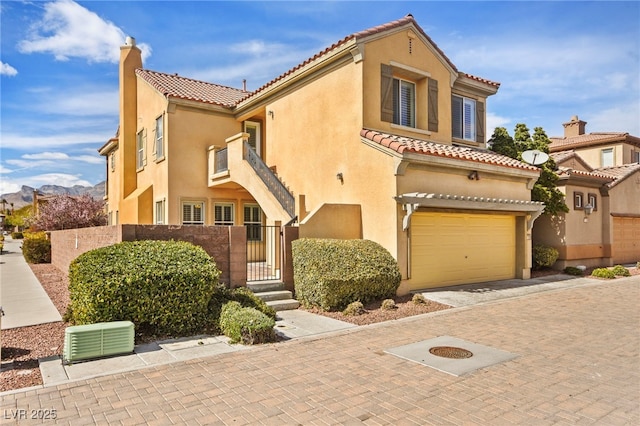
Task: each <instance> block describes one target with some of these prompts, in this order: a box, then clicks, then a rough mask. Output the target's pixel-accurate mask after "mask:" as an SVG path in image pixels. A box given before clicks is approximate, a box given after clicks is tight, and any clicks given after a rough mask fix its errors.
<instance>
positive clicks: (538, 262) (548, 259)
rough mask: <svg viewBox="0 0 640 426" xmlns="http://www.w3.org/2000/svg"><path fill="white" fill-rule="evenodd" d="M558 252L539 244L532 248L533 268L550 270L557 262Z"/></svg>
mask: <svg viewBox="0 0 640 426" xmlns="http://www.w3.org/2000/svg"><path fill="white" fill-rule="evenodd" d="M559 255H560V254H559V253H558V250H556V249H555V248H553V247H547V246H543V245H540V244H536V245H534V246H533V266H534V268H536V269H541V268H550V267H552V266H553V264H554V263H556V260H558V256H559Z"/></svg>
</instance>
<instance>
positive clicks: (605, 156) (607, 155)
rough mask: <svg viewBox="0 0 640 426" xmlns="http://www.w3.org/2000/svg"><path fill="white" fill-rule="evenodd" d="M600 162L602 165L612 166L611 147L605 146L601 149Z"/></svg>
mask: <svg viewBox="0 0 640 426" xmlns="http://www.w3.org/2000/svg"><path fill="white" fill-rule="evenodd" d="M601 162H602V167H611V166H613V148H606V149H603V150H602V155H601Z"/></svg>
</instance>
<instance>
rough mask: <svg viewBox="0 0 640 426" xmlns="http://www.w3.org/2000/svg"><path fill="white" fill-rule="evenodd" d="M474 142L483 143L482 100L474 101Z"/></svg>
mask: <svg viewBox="0 0 640 426" xmlns="http://www.w3.org/2000/svg"><path fill="white" fill-rule="evenodd" d="M476 142H478V143H484V142H485V140H484V102H476Z"/></svg>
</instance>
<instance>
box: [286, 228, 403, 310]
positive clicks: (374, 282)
mask: <svg viewBox="0 0 640 426" xmlns="http://www.w3.org/2000/svg"><path fill="white" fill-rule="evenodd" d="M292 252H293V274H294V283H295V292H296V297H297V298H298V300H299V301H300V302H301V303H302V305H303V306H319V307H321V308H322V309H324V310H341V309H343V308H344V307H346V306H347V305H348V304H349V303H351V302H355V301H357V300H359V301H361V302H362V303H367V302H370V301H372V300H379V299H385V298H389V297H394V296H395V294H396V290H397V289H398V286H399V285H400V279H401V275H400V269H399V268H398V264H397V262H396V261H395V259H394V258H393V256H391V254H390V253H389V252H388V251H387V250H386V249H385V248H384V247H382V246H381V245H379V244H377V243H375V242H373V241H368V240H332V239H311V238H301V239H299V240H296V241H294V242H293V244H292Z"/></svg>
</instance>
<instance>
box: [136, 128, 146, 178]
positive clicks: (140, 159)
mask: <svg viewBox="0 0 640 426" xmlns="http://www.w3.org/2000/svg"><path fill="white" fill-rule="evenodd" d="M146 139H147V138H146V132H145V130H144V129H142V130H140V131H139V132H138V134H137V135H136V169H141V168H143V167H144V159H145V158H144V146H145V144H146Z"/></svg>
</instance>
